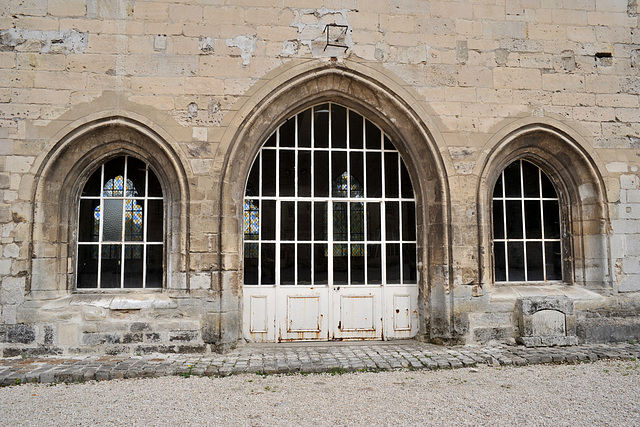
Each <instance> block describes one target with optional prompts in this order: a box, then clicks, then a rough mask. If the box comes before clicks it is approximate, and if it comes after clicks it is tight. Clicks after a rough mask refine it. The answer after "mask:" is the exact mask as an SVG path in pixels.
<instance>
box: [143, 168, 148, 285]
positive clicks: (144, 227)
mask: <svg viewBox="0 0 640 427" xmlns="http://www.w3.org/2000/svg"><path fill="white" fill-rule="evenodd" d="M143 196H144V202H143V206H144V212H143V215H142V287H143V288H146V287H147V224H148V220H149V198H148V196H149V165H146V167H145V169H144V194H143Z"/></svg>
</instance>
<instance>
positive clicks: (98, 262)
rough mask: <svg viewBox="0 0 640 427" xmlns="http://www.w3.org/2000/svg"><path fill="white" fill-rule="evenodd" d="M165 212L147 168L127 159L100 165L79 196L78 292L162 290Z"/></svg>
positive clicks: (158, 188) (154, 178) (151, 172)
mask: <svg viewBox="0 0 640 427" xmlns="http://www.w3.org/2000/svg"><path fill="white" fill-rule="evenodd" d="M163 211H164V208H163V196H162V188H161V186H160V182H159V181H158V179H157V177H156V175H155V174H154V173H153V171H151V169H150V168H149V165H148V164H146V163H145V162H143V161H141V160H139V159H136V158H134V157H129V156H123V157H118V158H115V159H113V160H110V161H108V162H106V163H104V164H103V165H102V166H100V167H99V168H98V170H96V171H95V172H94V173H93V175H91V177H90V178H89V180H88V181H87V183H86V184H85V186H84V188H83V191H82V195H81V197H80V206H79V214H78V248H77V288H78V289H117V288H161V287H162V275H163V240H164V226H163V222H164V221H163V217H164V215H163Z"/></svg>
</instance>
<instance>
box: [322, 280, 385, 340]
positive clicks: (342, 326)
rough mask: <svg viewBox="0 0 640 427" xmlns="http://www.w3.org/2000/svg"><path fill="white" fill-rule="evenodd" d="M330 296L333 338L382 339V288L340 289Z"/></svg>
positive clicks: (348, 287)
mask: <svg viewBox="0 0 640 427" xmlns="http://www.w3.org/2000/svg"><path fill="white" fill-rule="evenodd" d="M332 293H333V295H332V298H331V302H332V305H333V307H332V308H331V311H332V313H333V318H332V324H331V328H332V329H331V336H332V338H333V339H339V340H342V339H382V313H383V311H382V307H381V303H382V287H380V286H341V287H335V288H334V289H333V292H332Z"/></svg>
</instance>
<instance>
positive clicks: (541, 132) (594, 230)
mask: <svg viewBox="0 0 640 427" xmlns="http://www.w3.org/2000/svg"><path fill="white" fill-rule="evenodd" d="M486 152H487V155H486V157H485V158H484V161H483V162H482V163H481V169H480V179H479V180H478V188H477V197H478V218H479V236H478V241H479V245H480V247H479V274H480V282H481V284H482V285H483V286H487V287H489V288H491V287H492V286H494V284H495V280H494V277H493V261H492V253H493V251H492V246H491V234H492V226H491V200H492V199H491V198H492V193H493V188H494V186H495V184H496V181H497V179H498V176H499V175H500V173H501V172H502V170H503V169H504V168H505V167H506V166H508V165H509V164H510V163H512V162H513V161H515V160H518V159H524V160H528V161H530V162H531V163H533V164H535V165H536V166H538V167H539V168H541V169H542V170H543V172H545V173H546V174H547V175H548V176H549V178H550V179H551V180H552V181H553V183H554V184H555V186H556V189H557V191H558V193H559V194H558V197H559V199H560V205H561V218H562V221H563V229H564V230H565V236H563V244H562V246H563V270H564V274H563V279H562V282H563V283H564V284H566V285H580V286H583V287H584V288H587V289H591V290H595V291H600V292H609V291H610V288H611V286H612V283H611V266H610V263H609V256H608V253H609V239H608V228H609V220H608V211H607V207H606V206H607V195H606V190H605V185H604V179H603V177H602V175H601V173H600V169H599V168H598V166H597V162H596V160H595V159H594V158H593V157H592V155H591V154H590V153H589V152H588V150H587V149H585V148H584V146H583V145H582V144H580V143H579V142H578V141H577V140H576V138H575V137H574V136H571V135H570V134H569V133H567V132H565V131H564V130H561V129H559V128H558V127H555V126H553V125H550V124H546V123H528V124H525V125H523V126H521V127H520V128H517V129H514V130H512V131H511V132H509V133H507V134H505V135H502V136H501V139H499V140H498V142H497V143H495V145H493V146H489V147H488V150H486Z"/></svg>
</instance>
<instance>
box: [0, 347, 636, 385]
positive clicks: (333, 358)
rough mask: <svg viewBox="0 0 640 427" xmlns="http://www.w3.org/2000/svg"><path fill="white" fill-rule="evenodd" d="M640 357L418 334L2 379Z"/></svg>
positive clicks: (34, 369) (15, 366)
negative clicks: (433, 339) (434, 339)
mask: <svg viewBox="0 0 640 427" xmlns="http://www.w3.org/2000/svg"><path fill="white" fill-rule="evenodd" d="M638 358H640V344H635V343H634V344H593V345H580V346H572V347H544V348H543V347H539V348H527V347H523V346H515V345H495V346H456V347H443V346H437V345H433V344H425V343H421V342H417V341H387V342H375V343H374V342H357V343H350V342H348V343H344V342H343V343H296V344H250V345H244V346H242V347H239V348H237V349H236V350H234V351H231V352H228V353H225V354H151V355H140V356H138V355H118V356H95V355H91V356H88V355H87V356H84V355H83V356H78V355H72V356H47V357H37V358H21V357H10V358H3V359H0V385H2V386H7V385H15V384H22V383H25V382H38V383H57V382H80V381H89V380H111V379H122V378H140V377H159V376H166V375H209V376H226V375H232V374H239V373H253V372H255V373H263V374H276V373H282V374H284V373H297V372H308V373H314V372H315V373H318V372H347V371H359V370H362V371H366V370H369V371H376V370H391V369H403V368H404V369H450V368H462V367H470V366H475V365H478V364H487V365H494V366H498V365H527V364H540V363H578V362H590V361H596V360H600V359H620V360H630V359H638Z"/></svg>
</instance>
